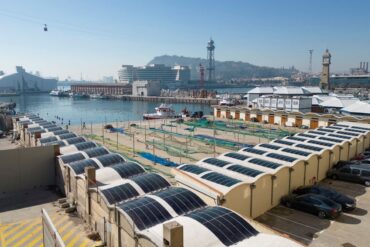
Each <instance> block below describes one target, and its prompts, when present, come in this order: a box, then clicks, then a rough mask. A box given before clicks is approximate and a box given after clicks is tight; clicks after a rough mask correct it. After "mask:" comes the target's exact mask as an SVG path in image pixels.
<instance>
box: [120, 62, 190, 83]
mask: <svg viewBox="0 0 370 247" xmlns="http://www.w3.org/2000/svg"><path fill="white" fill-rule="evenodd" d="M189 80H190V68H189V67H188V66H180V65H176V66H173V67H169V66H165V65H163V64H151V65H148V66H141V67H134V66H133V65H122V67H121V69H120V70H119V71H118V81H119V82H120V83H126V84H131V83H133V82H134V81H159V82H160V84H161V85H162V86H168V85H169V84H171V83H179V82H182V83H187V82H188V81H189Z"/></svg>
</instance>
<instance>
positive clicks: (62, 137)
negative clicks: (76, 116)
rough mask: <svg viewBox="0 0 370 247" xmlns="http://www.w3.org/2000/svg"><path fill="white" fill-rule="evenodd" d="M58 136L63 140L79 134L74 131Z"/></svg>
mask: <svg viewBox="0 0 370 247" xmlns="http://www.w3.org/2000/svg"><path fill="white" fill-rule="evenodd" d="M58 136H59V138H60V139H61V140H64V139H68V138H72V137H77V135H76V134H74V133H67V134H61V135H58Z"/></svg>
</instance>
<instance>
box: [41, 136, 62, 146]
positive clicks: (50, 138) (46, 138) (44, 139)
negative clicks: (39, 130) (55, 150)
mask: <svg viewBox="0 0 370 247" xmlns="http://www.w3.org/2000/svg"><path fill="white" fill-rule="evenodd" d="M57 140H58V138H56V137H55V136H50V137H44V138H40V140H39V141H40V143H41V144H44V143H48V142H55V141H57Z"/></svg>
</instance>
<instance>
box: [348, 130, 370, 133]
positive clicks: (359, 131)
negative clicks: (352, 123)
mask: <svg viewBox="0 0 370 247" xmlns="http://www.w3.org/2000/svg"><path fill="white" fill-rule="evenodd" d="M344 130H345V131H351V132H356V133H366V131H365V130H357V129H344Z"/></svg>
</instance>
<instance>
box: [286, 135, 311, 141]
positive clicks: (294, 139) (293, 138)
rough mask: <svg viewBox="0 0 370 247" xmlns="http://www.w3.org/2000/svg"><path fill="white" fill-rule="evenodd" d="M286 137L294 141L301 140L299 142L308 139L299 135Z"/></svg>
mask: <svg viewBox="0 0 370 247" xmlns="http://www.w3.org/2000/svg"><path fill="white" fill-rule="evenodd" d="M286 139H288V140H293V141H299V142H304V141H305V140H306V139H304V138H299V137H296V136H288V137H287V138H286Z"/></svg>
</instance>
